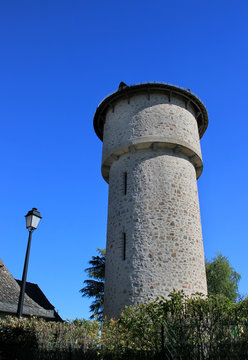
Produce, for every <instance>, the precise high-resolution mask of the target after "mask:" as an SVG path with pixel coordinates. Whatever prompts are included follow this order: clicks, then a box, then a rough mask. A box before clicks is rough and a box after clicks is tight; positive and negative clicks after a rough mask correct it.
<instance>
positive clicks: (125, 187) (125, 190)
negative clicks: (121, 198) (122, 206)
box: [124, 172, 127, 195]
mask: <svg viewBox="0 0 248 360" xmlns="http://www.w3.org/2000/svg"><path fill="white" fill-rule="evenodd" d="M124 195H127V172H124Z"/></svg>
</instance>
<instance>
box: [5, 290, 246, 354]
mask: <svg viewBox="0 0 248 360" xmlns="http://www.w3.org/2000/svg"><path fill="white" fill-rule="evenodd" d="M0 349H1V350H0V351H1V352H0V359H4V360H5V359H6V360H12V359H13V360H24V359H25V360H29V359H30V360H31V359H32V360H33V359H37V360H43V359H51V360H53V359H54V360H55V359H61V360H67V359H68V360H74V359H75V360H77V359H82V360H83V359H89V360H90V359H99V360H104V359H108V360H112V359H113V360H122V359H130V360H132V359H134V360H136V359H144V360H145V359H151V360H155V359H173V360H176V359H182V360H183V359H192V360H207V359H216V360H218V359H221V360H223V359H224V360H225V359H232V360H234V359H248V299H245V300H243V301H240V302H238V303H232V302H230V301H229V300H228V299H227V298H224V297H221V296H210V297H208V298H205V297H204V296H202V295H200V294H196V295H194V296H193V297H191V298H187V297H185V296H184V295H183V293H180V292H179V293H172V294H170V298H169V299H164V298H157V299H156V300H155V301H153V302H148V303H146V304H144V305H139V306H131V307H127V308H126V309H125V310H124V312H123V313H122V315H121V317H120V319H118V320H114V319H111V320H106V319H105V320H104V321H103V322H98V321H96V320H95V321H88V320H78V319H76V320H74V321H70V322H69V321H68V322H64V323H54V322H46V321H44V320H42V319H37V318H31V319H30V318H22V319H17V318H15V317H6V318H4V319H0ZM1 356H2V358H1Z"/></svg>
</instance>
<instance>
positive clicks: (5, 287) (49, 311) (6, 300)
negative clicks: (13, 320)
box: [0, 259, 55, 320]
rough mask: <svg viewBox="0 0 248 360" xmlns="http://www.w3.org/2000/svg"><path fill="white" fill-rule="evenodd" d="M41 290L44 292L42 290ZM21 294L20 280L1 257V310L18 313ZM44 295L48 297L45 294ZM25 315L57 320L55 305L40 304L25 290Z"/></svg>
mask: <svg viewBox="0 0 248 360" xmlns="http://www.w3.org/2000/svg"><path fill="white" fill-rule="evenodd" d="M29 284H31V283H29ZM33 285H36V284H33ZM28 286H29V285H28ZM28 286H27V288H28ZM36 286H37V285H36ZM37 287H38V286H37ZM39 290H40V289H39ZM40 292H41V293H42V291H41V290H40ZM19 294H20V286H19V284H18V282H17V281H16V280H15V279H14V278H13V276H12V275H11V274H10V272H9V271H8V269H7V267H6V266H5V265H4V263H3V261H2V260H1V259H0V312H2V313H9V314H16V312H17V304H18V299H19ZM42 294H43V293H42ZM43 296H44V298H46V297H45V295H44V294H43ZM46 300H47V299H46ZM44 302H45V301H43V303H44ZM48 303H49V301H48V300H47V303H46V304H47V305H48ZM49 304H50V303H49ZM23 315H34V316H40V317H44V318H47V319H51V320H52V319H53V320H55V312H54V307H53V306H52V305H51V304H50V307H49V306H46V307H43V306H40V305H39V304H38V303H37V302H36V301H34V300H33V299H32V298H31V297H30V296H28V295H27V292H25V295H24V306H23Z"/></svg>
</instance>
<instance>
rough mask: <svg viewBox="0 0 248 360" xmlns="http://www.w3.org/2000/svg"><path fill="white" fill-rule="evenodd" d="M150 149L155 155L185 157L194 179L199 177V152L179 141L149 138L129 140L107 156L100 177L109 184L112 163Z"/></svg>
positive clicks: (201, 166)
mask: <svg viewBox="0 0 248 360" xmlns="http://www.w3.org/2000/svg"><path fill="white" fill-rule="evenodd" d="M144 149H151V150H152V151H153V152H154V155H156V151H158V150H166V153H170V154H171V155H172V156H175V155H183V156H185V157H186V158H187V159H188V160H189V161H190V162H191V163H192V164H193V165H194V167H195V171H196V178H197V179H198V178H199V177H200V176H201V173H202V170H203V163H202V157H201V154H200V153H199V151H197V150H196V149H194V148H193V147H192V146H189V144H188V143H184V141H181V140H178V139H176V140H174V139H172V138H168V139H166V138H165V137H162V138H160V137H157V136H149V137H142V138H136V139H132V140H130V142H129V143H128V144H127V143H125V144H123V146H119V147H118V148H117V149H115V150H114V151H113V152H111V154H108V155H107V156H106V157H105V158H104V159H103V161H102V176H103V178H104V180H105V181H106V182H107V183H108V182H109V171H110V168H111V166H112V164H113V163H114V161H117V160H118V159H119V157H120V156H122V155H123V154H126V153H128V152H129V153H134V152H136V151H139V150H144Z"/></svg>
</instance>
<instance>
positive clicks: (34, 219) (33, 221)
mask: <svg viewBox="0 0 248 360" xmlns="http://www.w3.org/2000/svg"><path fill="white" fill-rule="evenodd" d="M25 218H26V227H27V229H28V231H29V235H28V246H27V251H26V257H25V263H24V268H23V274H22V283H21V290H20V296H19V301H18V308H17V316H18V318H20V317H21V316H22V311H23V302H24V294H25V287H26V278H27V272H28V261H29V253H30V246H31V239H32V233H33V231H34V230H35V229H36V228H37V226H38V225H39V222H40V219H42V217H41V215H40V212H39V211H38V210H37V209H36V208H33V209H32V210H30V211H29V212H28V213H27V215H25Z"/></svg>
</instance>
